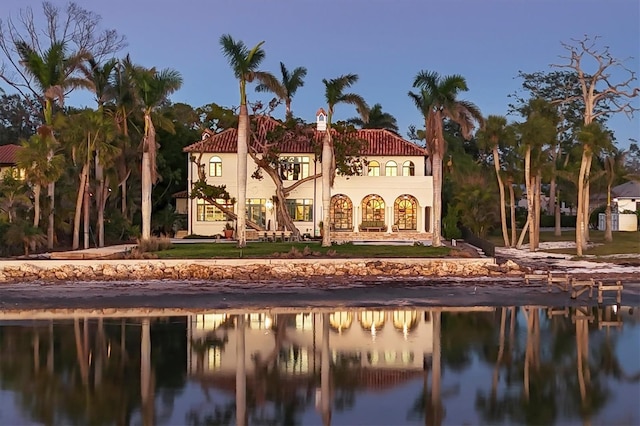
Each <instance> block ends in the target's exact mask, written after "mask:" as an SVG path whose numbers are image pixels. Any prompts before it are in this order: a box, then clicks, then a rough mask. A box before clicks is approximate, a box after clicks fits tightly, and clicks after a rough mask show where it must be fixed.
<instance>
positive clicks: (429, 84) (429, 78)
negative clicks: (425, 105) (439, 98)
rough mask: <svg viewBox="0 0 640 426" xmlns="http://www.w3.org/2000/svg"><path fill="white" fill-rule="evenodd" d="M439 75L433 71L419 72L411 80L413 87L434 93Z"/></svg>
mask: <svg viewBox="0 0 640 426" xmlns="http://www.w3.org/2000/svg"><path fill="white" fill-rule="evenodd" d="M439 78H440V77H439V75H438V73H437V72H435V71H426V70H421V71H419V72H418V74H416V77H415V78H414V80H413V87H415V88H418V89H423V90H427V91H434V90H435V88H436V87H437V86H438V80H439Z"/></svg>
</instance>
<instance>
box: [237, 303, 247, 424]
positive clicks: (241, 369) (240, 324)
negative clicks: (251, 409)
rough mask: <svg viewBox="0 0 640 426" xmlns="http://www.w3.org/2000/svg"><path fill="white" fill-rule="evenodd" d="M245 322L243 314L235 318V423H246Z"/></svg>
mask: <svg viewBox="0 0 640 426" xmlns="http://www.w3.org/2000/svg"><path fill="white" fill-rule="evenodd" d="M245 331H246V328H245V324H244V315H238V317H237V318H236V334H237V336H236V338H237V340H236V359H237V363H238V366H237V368H236V425H238V426H244V425H246V424H247V371H246V365H245V362H246V355H245Z"/></svg>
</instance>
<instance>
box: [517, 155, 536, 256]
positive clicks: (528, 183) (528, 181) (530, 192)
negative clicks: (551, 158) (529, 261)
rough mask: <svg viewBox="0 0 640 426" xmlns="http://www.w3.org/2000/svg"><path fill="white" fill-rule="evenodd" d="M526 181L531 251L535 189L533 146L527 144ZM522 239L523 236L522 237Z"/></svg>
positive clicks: (531, 246)
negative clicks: (532, 166) (532, 159)
mask: <svg viewBox="0 0 640 426" xmlns="http://www.w3.org/2000/svg"><path fill="white" fill-rule="evenodd" d="M524 181H525V187H526V189H527V223H528V224H529V251H534V250H535V247H534V246H533V241H532V240H533V237H532V234H533V232H532V231H533V230H534V229H535V225H534V220H535V217H534V207H533V198H534V193H533V192H534V191H533V188H532V187H531V185H532V181H531V146H527V150H526V152H525V155H524ZM525 232H526V228H525V229H523V230H522V235H524V234H525ZM520 238H521V239H522V236H521V237H520Z"/></svg>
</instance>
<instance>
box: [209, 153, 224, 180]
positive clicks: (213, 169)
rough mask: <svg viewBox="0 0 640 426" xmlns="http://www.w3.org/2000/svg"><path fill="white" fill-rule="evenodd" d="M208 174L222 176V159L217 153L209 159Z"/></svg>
mask: <svg viewBox="0 0 640 426" xmlns="http://www.w3.org/2000/svg"><path fill="white" fill-rule="evenodd" d="M209 176H216V177H219V176H222V160H221V159H220V157H218V156H217V155H215V156H213V157H211V160H209Z"/></svg>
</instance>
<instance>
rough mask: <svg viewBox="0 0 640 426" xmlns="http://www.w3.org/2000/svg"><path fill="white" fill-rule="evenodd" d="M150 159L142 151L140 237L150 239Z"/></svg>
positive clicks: (147, 154) (146, 153)
mask: <svg viewBox="0 0 640 426" xmlns="http://www.w3.org/2000/svg"><path fill="white" fill-rule="evenodd" d="M150 167H151V160H150V159H149V153H148V152H146V151H143V152H142V202H141V205H140V207H141V210H142V239H143V240H149V239H151V170H150Z"/></svg>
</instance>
